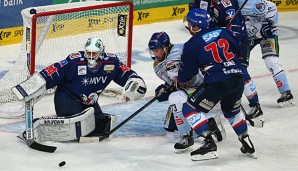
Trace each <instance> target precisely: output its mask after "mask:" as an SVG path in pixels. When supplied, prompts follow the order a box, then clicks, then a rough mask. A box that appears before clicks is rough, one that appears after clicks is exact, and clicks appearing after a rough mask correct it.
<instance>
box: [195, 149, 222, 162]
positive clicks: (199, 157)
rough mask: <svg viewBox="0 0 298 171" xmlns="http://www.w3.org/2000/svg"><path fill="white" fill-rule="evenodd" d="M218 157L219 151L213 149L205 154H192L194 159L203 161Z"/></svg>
mask: <svg viewBox="0 0 298 171" xmlns="http://www.w3.org/2000/svg"><path fill="white" fill-rule="evenodd" d="M217 158H218V153H217V151H212V152H209V153H206V154H204V155H200V154H197V155H192V156H191V160H192V161H202V160H210V159H217Z"/></svg>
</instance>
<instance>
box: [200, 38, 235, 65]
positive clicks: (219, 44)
mask: <svg viewBox="0 0 298 171" xmlns="http://www.w3.org/2000/svg"><path fill="white" fill-rule="evenodd" d="M229 46H230V44H229V42H228V41H227V40H226V39H219V40H218V41H217V43H216V42H212V43H210V44H208V45H206V46H205V47H204V48H205V50H206V51H210V50H211V52H212V56H213V59H214V61H215V62H217V63H221V62H222V59H221V58H220V55H219V52H218V47H220V49H222V50H223V56H224V57H225V59H226V60H227V61H229V60H231V59H233V58H234V54H233V53H232V52H229V51H228V50H229Z"/></svg>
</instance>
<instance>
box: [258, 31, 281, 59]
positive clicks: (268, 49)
mask: <svg viewBox="0 0 298 171" xmlns="http://www.w3.org/2000/svg"><path fill="white" fill-rule="evenodd" d="M260 46H261V50H262V56H263V59H265V58H266V57H269V56H275V57H278V56H279V44H278V36H274V38H268V39H263V40H262V41H261V42H260Z"/></svg>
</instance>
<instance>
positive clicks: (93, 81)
mask: <svg viewBox="0 0 298 171" xmlns="http://www.w3.org/2000/svg"><path fill="white" fill-rule="evenodd" d="M106 81H107V76H104V77H103V76H100V77H91V78H87V77H85V78H83V80H82V85H84V86H87V85H90V84H93V85H95V84H99V83H102V84H104V83H105V82H106Z"/></svg>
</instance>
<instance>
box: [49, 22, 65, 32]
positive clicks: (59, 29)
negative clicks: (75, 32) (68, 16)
mask: <svg viewBox="0 0 298 171" xmlns="http://www.w3.org/2000/svg"><path fill="white" fill-rule="evenodd" d="M52 26H53V29H52V33H55V32H57V31H61V30H62V29H63V27H64V24H57V23H54V24H53V25H52Z"/></svg>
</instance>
